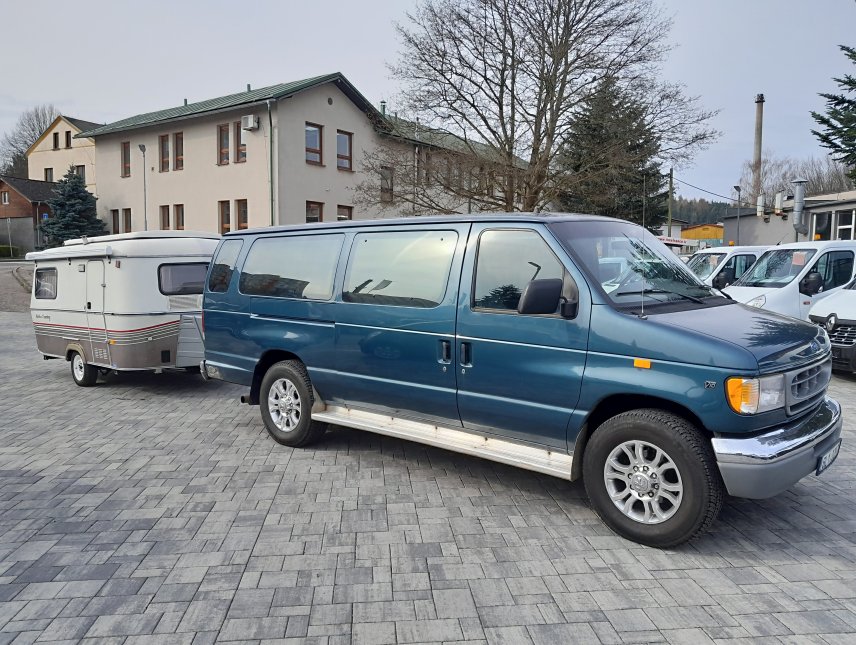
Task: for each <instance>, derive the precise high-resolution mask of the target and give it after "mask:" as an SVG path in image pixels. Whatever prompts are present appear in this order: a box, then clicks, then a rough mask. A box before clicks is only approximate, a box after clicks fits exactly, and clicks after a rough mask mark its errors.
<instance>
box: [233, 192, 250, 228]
mask: <svg viewBox="0 0 856 645" xmlns="http://www.w3.org/2000/svg"><path fill="white" fill-rule="evenodd" d="M249 215H250V213H249V210H247V200H246V199H236V200H235V217H236V218H237V220H236V223H237V224H238V230H239V231H240V230H242V229H245V228H247V226H249V219H250V217H249Z"/></svg>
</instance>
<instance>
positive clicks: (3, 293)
mask: <svg viewBox="0 0 856 645" xmlns="http://www.w3.org/2000/svg"><path fill="white" fill-rule="evenodd" d="M32 280H33V263H32V262H26V263H24V262H20V263H19V262H8V261H7V262H0V311H29V310H30V291H29V288H25V287H24V286H23V285H24V284H26V285H27V286H28V287H32V284H33V282H32ZM22 283H23V284H22Z"/></svg>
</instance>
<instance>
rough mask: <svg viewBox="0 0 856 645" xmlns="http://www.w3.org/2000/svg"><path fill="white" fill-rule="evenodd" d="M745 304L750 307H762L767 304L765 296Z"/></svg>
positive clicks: (757, 297)
mask: <svg viewBox="0 0 856 645" xmlns="http://www.w3.org/2000/svg"><path fill="white" fill-rule="evenodd" d="M746 304H747V305H749V306H750V307H763V306H764V305H766V304H767V296H756V297H754V298H752V300H750V301H749V302H747V303H746Z"/></svg>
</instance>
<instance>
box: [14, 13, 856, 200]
mask: <svg viewBox="0 0 856 645" xmlns="http://www.w3.org/2000/svg"><path fill="white" fill-rule="evenodd" d="M660 2H661V3H662V6H663V7H664V9H665V12H666V13H667V15H671V16H673V18H674V27H673V29H672V32H671V37H670V40H671V43H672V44H673V45H674V50H673V51H672V52H671V53H670V54H669V56H668V57H667V59H666V61H665V63H664V65H663V78H664V79H665V80H669V81H677V82H681V83H684V84H685V85H686V86H687V89H688V92H689V93H690V94H692V95H698V96H700V97H701V101H702V104H703V105H704V106H705V107H706V108H709V109H719V110H720V113H719V115H718V116H717V117H716V120H715V122H714V124H713V125H714V126H715V127H716V128H717V129H719V130H720V131H722V132H723V136H722V137H721V138H720V139H719V141H718V142H717V143H715V144H714V145H713V146H711V147H710V148H709V149H708V150H707V151H705V152H702V153H701V154H699V155H698V157H697V158H696V160H695V163H694V164H693V165H692V166H691V167H688V168H683V169H679V170H676V171H675V176H676V177H677V178H679V179H683V180H684V181H687V182H689V183H691V184H695V185H696V186H699V187H701V188H705V189H707V190H710V191H713V192H715V193H720V194H723V195H731V194H732V192H731V187H732V186H733V185H734V184H735V183H736V182H737V180H738V179H739V176H740V168H741V164H742V162H743V161H745V160H746V159H748V158H750V157H751V155H752V146H753V134H754V118H755V105H754V98H755V95H756V94H758V93H763V94H764V95H765V96H766V99H767V102H766V105H765V112H764V147H765V149H769V150H771V151H772V152H775V153H778V154H783V155H790V156H795V157H806V156H811V155H815V156H817V155H821V154H824V151H823V149H821V148H819V147H818V146H817V143H816V140H815V139H814V137H813V136H812V134H811V132H810V130H811V128H812V127H813V124H814V122H813V121H812V119H811V117H810V115H809V111H810V110H812V109H815V110H822V109H823V100H822V99H821V98H819V97H818V96H817V93H818V92H823V91H834V90H835V85H834V83H833V81H832V80H831V79H832V77H833V76H840V75H842V74H844V73H847V72H850V73H853V72H854V70H853V69H852V66H850V65H848V64H847V62H846V59H845V58H844V56H843V54H842V53H841V52H840V51H839V50H838V45H839V44H846V45H851V46H856V30H854V26H856V1H854V0H813V1H808V0H716V1H714V2H707V1H705V2H702V1H699V0H660ZM412 5H413V2H412V0H383V1H381V0H360V1H359V2H354V1H340V2H335V1H332V0H314V1H313V2H295V1H293V0H286V1H271V2H251V1H244V2H222V1H219V0H205V1H204V2H202V1H197V2H176V1H175V0H169V1H163V0H147V1H146V2H144V3H126V2H117V1H115V0H111V1H94V0H77V1H76V2H73V3H70V2H54V1H52V0H42V1H40V2H17V1H16V2H12V1H11V0H0V8H2V15H3V24H4V29H3V36H2V48H3V51H4V59H5V63H6V64H5V65H4V66H3V72H4V74H3V83H2V85H0V132H6V131H7V130H9V129H10V128H11V127H12V126H13V125H14V123H15V119H16V118H17V116H18V114H19V113H20V112H21V111H22V110H24V109H26V108H28V107H31V106H33V105H36V104H40V103H53V104H54V105H56V106H57V107H58V108H59V109H60V110H61V111H62V112H64V113H65V114H68V115H70V116H74V117H78V118H81V119H86V120H90V121H98V122H109V121H114V120H117V119H121V118H125V117H128V116H132V115H134V114H139V113H142V112H148V111H151V110H157V109H161V108H167V107H172V106H175V105H180V104H181V103H182V101H183V99H184V98H187V99H188V100H189V101H190V102H193V101H197V100H202V99H207V98H212V97H216V96H221V95H224V94H230V93H234V92H238V91H242V90H243V89H245V88H246V85H247V83H251V84H252V86H253V87H262V86H265V85H273V84H275V83H279V82H284V81H291V80H296V79H300V78H306V77H310V76H315V75H318V74H325V73H328V72H333V71H340V72H342V73H344V74H345V76H347V77H348V79H350V80H351V82H353V83H354V84H355V85H356V86H357V88H358V89H359V90H360V91H361V92H362V93H363V94H364V95H365V96H366V97H367V98H368V99H369V100H371V101H373V102H374V103H375V104H377V103H378V102H379V101H380V100H381V99H387V100H388V101H390V109H393V110H394V109H395V108H394V103H393V102H392V99H393V97H394V95H395V91H396V86H395V83H394V82H393V81H392V80H390V79H389V75H388V72H387V68H386V63H387V62H392V61H393V60H395V59H396V58H397V54H398V41H397V37H396V33H395V30H394V28H393V24H392V23H393V21H395V20H398V21H404V20H406V17H405V12H406V11H407V9H408V8H409V7H411V6H412ZM848 67H849V68H850V69H848ZM677 188H678V190H679V192H680V193H681V194H683V195H685V196H688V197H695V196H703V195H704V194H703V193H700V192H699V191H696V190H693V189H691V188H689V187H687V186H683V185H681V184H677Z"/></svg>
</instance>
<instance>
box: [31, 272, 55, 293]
mask: <svg viewBox="0 0 856 645" xmlns="http://www.w3.org/2000/svg"><path fill="white" fill-rule="evenodd" d="M33 282H34V289H33V293H35V294H36V299H37V300H55V299H56V286H57V276H56V269H36V275H35V277H34V280H33Z"/></svg>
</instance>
